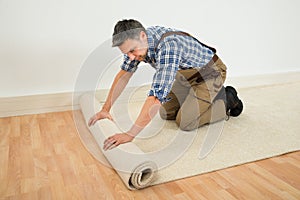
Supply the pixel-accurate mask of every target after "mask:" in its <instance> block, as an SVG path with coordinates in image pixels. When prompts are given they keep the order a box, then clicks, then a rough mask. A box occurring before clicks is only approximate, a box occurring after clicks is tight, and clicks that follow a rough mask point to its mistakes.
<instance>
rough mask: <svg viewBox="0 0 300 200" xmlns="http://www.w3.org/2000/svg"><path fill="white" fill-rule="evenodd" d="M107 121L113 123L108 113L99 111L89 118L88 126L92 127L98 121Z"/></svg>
mask: <svg viewBox="0 0 300 200" xmlns="http://www.w3.org/2000/svg"><path fill="white" fill-rule="evenodd" d="M105 118H107V119H109V120H111V121H114V120H113V118H112V116H111V115H110V114H109V112H107V111H105V110H101V111H100V112H97V113H96V114H95V115H94V116H93V117H91V118H90V120H89V123H88V125H89V126H92V125H94V124H95V123H96V122H97V121H98V120H100V119H105Z"/></svg>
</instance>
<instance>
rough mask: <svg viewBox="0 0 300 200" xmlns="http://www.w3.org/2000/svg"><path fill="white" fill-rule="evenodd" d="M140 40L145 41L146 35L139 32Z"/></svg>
mask: <svg viewBox="0 0 300 200" xmlns="http://www.w3.org/2000/svg"><path fill="white" fill-rule="evenodd" d="M140 39H141V40H142V41H145V40H147V34H146V33H145V32H144V31H141V32H140Z"/></svg>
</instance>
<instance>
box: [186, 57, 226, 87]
mask: <svg viewBox="0 0 300 200" xmlns="http://www.w3.org/2000/svg"><path fill="white" fill-rule="evenodd" d="M218 59H219V57H218V56H217V55H216V54H215V55H214V56H213V57H212V59H211V60H210V61H209V62H208V63H207V64H206V65H204V66H203V67H201V68H199V70H198V69H197V68H194V69H196V70H197V71H196V73H195V74H193V75H192V76H190V77H188V78H187V81H189V82H190V81H192V80H193V79H196V80H195V81H196V82H197V83H200V82H202V81H205V80H208V79H212V78H216V77H218V76H219V75H220V72H219V71H218V70H216V69H215V67H214V64H215V62H217V60H218Z"/></svg>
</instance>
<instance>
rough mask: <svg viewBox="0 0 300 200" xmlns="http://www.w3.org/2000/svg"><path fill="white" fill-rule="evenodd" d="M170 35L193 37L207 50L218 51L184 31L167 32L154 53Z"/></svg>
mask: <svg viewBox="0 0 300 200" xmlns="http://www.w3.org/2000/svg"><path fill="white" fill-rule="evenodd" d="M170 35H183V36H189V37H192V38H193V39H194V40H196V41H197V42H199V43H200V44H201V45H202V46H204V47H206V48H209V49H210V50H212V51H213V52H214V53H216V52H217V50H216V49H215V48H213V47H210V46H208V45H206V44H204V43H202V42H200V41H199V40H198V39H197V38H195V37H193V36H192V35H190V34H189V33H186V32H183V31H169V32H166V33H164V34H163V35H162V36H161V38H160V39H159V41H158V43H157V45H156V46H155V48H154V51H156V49H157V47H158V45H159V43H160V42H161V41H162V40H163V39H164V38H165V37H168V36H170Z"/></svg>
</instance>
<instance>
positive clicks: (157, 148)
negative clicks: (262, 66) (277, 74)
mask: <svg viewBox="0 0 300 200" xmlns="http://www.w3.org/2000/svg"><path fill="white" fill-rule="evenodd" d="M238 92H239V97H240V98H241V99H242V101H243V102H244V106H245V107H244V111H243V113H242V114H241V115H240V116H239V117H237V118H233V117H232V118H230V119H229V121H225V122H224V123H223V122H220V123H219V124H221V126H219V128H218V130H222V131H221V134H220V137H219V138H218V140H217V141H216V144H215V146H214V148H213V149H212V151H211V152H210V153H209V154H208V155H207V156H206V157H205V158H203V159H199V153H200V149H201V148H202V144H203V142H204V140H205V138H206V134H207V133H208V132H209V129H210V128H211V127H210V126H204V127H201V128H199V129H198V130H197V132H191V133H186V132H181V131H179V130H178V127H177V126H176V124H175V123H174V122H173V121H164V120H161V119H160V118H159V116H158V115H157V116H156V117H155V119H154V120H153V122H151V124H150V125H149V127H147V128H146V129H145V130H144V131H143V132H142V133H141V134H140V137H141V138H137V139H135V140H134V142H133V144H134V145H136V146H137V148H138V149H140V151H141V152H143V154H145V156H146V157H147V159H150V160H152V161H153V162H156V164H157V166H158V169H159V170H158V171H157V173H156V174H155V175H153V176H151V181H150V182H149V183H148V184H147V186H148V185H155V184H159V183H164V182H168V181H172V180H176V179H180V178H184V177H189V176H194V175H198V174H201V173H206V172H211V171H215V170H219V169H223V168H227V167H231V166H234V165H239V164H243V163H247V162H251V161H256V160H260V159H264V158H269V157H273V156H277V155H281V154H284V153H288V152H292V151H297V150H300V122H299V121H300V105H299V102H300V101H299V100H300V82H294V83H287V84H282V85H272V86H261V87H252V88H243V89H239V90H238ZM131 99H132V97H131ZM133 99H134V98H133ZM142 104H143V101H129V103H126V102H125V103H124V102H123V103H116V105H115V106H114V108H113V110H112V114H113V116H114V118H115V121H116V124H115V126H116V127H117V128H118V129H119V130H124V131H125V130H127V129H128V128H129V127H130V126H131V124H132V122H133V121H134V120H135V118H136V116H137V114H138V113H139V110H140V108H141V106H142ZM128 112H129V113H128ZM77 119H79V121H80V116H77ZM81 119H82V117H81ZM85 120H87V119H85ZM220 127H221V128H220ZM222 128H223V129H222ZM79 135H80V137H81V139H82V141H83V143H84V145H85V146H86V147H87V149H88V150H89V151H90V152H91V154H92V155H93V156H94V157H95V158H96V159H98V160H99V161H100V162H102V163H103V162H104V160H105V156H103V154H102V151H101V150H100V148H99V144H97V142H96V140H95V138H93V137H92V136H91V135H92V134H91V131H88V129H86V130H83V129H79ZM121 146H122V145H121ZM106 158H107V157H106ZM107 160H108V161H109V158H108V159H107ZM157 162H158V163H157ZM124 165H126V164H125V163H124ZM121 178H122V177H121ZM123 181H124V180H123ZM124 183H125V185H127V187H128V183H126V181H124ZM130 189H132V188H130Z"/></svg>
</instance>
